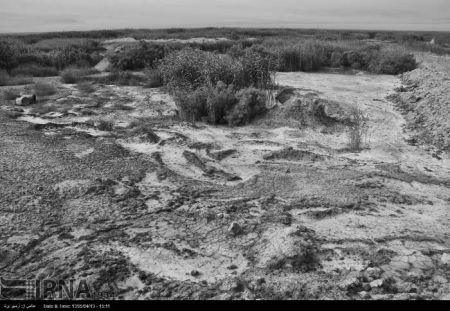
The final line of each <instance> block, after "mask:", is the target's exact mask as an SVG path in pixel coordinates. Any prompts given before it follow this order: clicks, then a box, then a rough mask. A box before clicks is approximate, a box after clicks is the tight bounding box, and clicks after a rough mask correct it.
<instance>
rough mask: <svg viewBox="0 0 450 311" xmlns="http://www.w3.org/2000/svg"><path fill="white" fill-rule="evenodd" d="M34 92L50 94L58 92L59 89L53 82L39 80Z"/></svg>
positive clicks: (44, 94)
mask: <svg viewBox="0 0 450 311" xmlns="http://www.w3.org/2000/svg"><path fill="white" fill-rule="evenodd" d="M34 92H35V94H36V95H37V96H50V95H54V94H56V92H57V89H56V87H55V86H54V85H53V84H50V83H47V82H37V83H36V84H35V85H34Z"/></svg>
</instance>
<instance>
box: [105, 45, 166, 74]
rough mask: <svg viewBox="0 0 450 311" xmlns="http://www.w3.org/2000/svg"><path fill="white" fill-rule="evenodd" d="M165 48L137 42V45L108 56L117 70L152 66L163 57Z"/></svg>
mask: <svg viewBox="0 0 450 311" xmlns="http://www.w3.org/2000/svg"><path fill="white" fill-rule="evenodd" d="M164 55H165V48H164V46H162V45H157V44H151V45H150V44H148V43H146V42H145V41H141V42H139V44H138V45H137V46H133V47H131V48H127V49H125V50H124V51H122V52H119V53H116V54H113V55H111V56H110V57H109V59H110V61H111V64H112V65H113V66H114V68H116V69H119V70H137V69H143V68H145V67H153V66H154V65H155V64H156V62H157V61H159V60H160V59H162V58H164Z"/></svg>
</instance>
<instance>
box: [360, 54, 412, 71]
mask: <svg viewBox="0 0 450 311" xmlns="http://www.w3.org/2000/svg"><path fill="white" fill-rule="evenodd" d="M369 66H370V70H371V71H373V72H376V73H383V74H391V75H396V74H400V73H404V72H407V71H411V70H414V69H416V68H417V62H416V59H415V58H414V55H413V54H410V53H407V52H406V51H405V50H403V49H400V48H384V49H382V50H381V51H380V53H379V55H378V57H376V58H374V59H373V60H372V61H371V63H370V65H369Z"/></svg>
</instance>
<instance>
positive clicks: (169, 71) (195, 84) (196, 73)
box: [159, 48, 272, 91]
mask: <svg viewBox="0 0 450 311" xmlns="http://www.w3.org/2000/svg"><path fill="white" fill-rule="evenodd" d="M159 69H160V71H161V74H162V76H163V79H164V83H165V84H167V86H168V87H169V89H170V90H172V91H174V90H176V89H182V90H185V91H186V90H194V89H197V88H199V87H203V86H208V87H211V86H215V85H216V84H217V83H218V82H219V81H222V82H223V83H225V84H226V85H234V87H235V88H244V87H250V86H252V87H258V88H263V87H268V86H269V85H271V83H272V79H271V74H270V73H271V64H270V58H269V57H268V56H267V55H266V54H265V53H264V51H262V50H258V49H256V48H255V49H253V48H252V49H247V50H245V51H244V52H243V55H242V56H241V57H239V58H236V57H232V56H231V55H223V54H214V53H211V52H204V51H200V50H194V49H191V48H185V49H183V50H180V51H175V52H172V53H171V54H169V55H168V56H167V57H166V58H165V59H164V60H163V61H162V63H161V66H160V67H159Z"/></svg>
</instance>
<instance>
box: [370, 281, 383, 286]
mask: <svg viewBox="0 0 450 311" xmlns="http://www.w3.org/2000/svg"><path fill="white" fill-rule="evenodd" d="M383 283H384V281H383V279H378V280H375V281H372V282H370V287H371V288H378V287H381V286H383Z"/></svg>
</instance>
